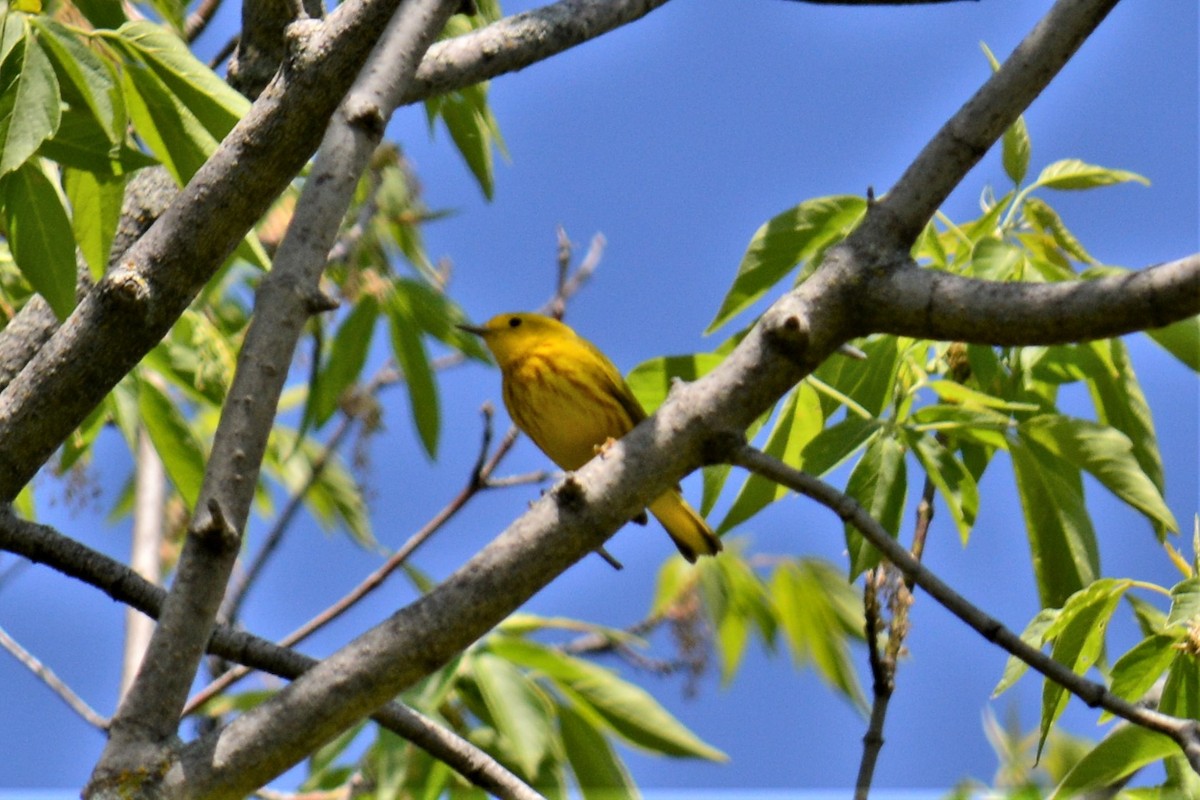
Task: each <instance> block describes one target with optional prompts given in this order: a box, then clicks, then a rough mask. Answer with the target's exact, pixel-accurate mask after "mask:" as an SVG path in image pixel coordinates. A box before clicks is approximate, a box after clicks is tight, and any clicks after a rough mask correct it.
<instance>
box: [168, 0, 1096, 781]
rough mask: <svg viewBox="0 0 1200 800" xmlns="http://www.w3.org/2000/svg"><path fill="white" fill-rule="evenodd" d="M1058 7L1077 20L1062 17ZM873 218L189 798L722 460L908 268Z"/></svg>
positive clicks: (358, 696)
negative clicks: (695, 376)
mask: <svg viewBox="0 0 1200 800" xmlns="http://www.w3.org/2000/svg"><path fill="white" fill-rule="evenodd" d="M1110 5H1111V0H1091V3H1090V4H1087V5H1084V6H1082V7H1081V5H1080V2H1079V0H1059V3H1058V4H1056V5H1055V7H1054V8H1053V9H1052V10H1051V12H1050V15H1049V18H1050V19H1052V20H1054V21H1055V23H1056V24H1057V25H1060V26H1062V27H1063V30H1061V31H1056V33H1055V35H1054V36H1048V37H1047V36H1041V35H1040V34H1039V35H1035V36H1032V37H1031V41H1032V43H1031V44H1028V45H1027V46H1026V45H1023V48H1024V49H1023V50H1022V52H1023V56H1022V58H1021V59H1017V60H1016V61H1015V62H1013V63H1012V64H1010V65H1009V66H1008V68H1007V74H1006V78H1005V80H1016V77H1014V74H1013V73H1014V71H1015V72H1016V73H1017V77H1019V78H1020V80H1021V82H1022V83H1023V85H1024V87H1025V91H1024V93H1025V94H1027V95H1028V96H1029V97H1033V96H1036V94H1037V93H1038V91H1040V90H1041V88H1043V87H1044V86H1045V85H1046V83H1047V82H1048V81H1049V80H1050V78H1051V77H1052V76H1053V74H1054V69H1053V68H1048V67H1047V65H1051V66H1052V65H1053V64H1054V63H1056V59H1055V58H1052V57H1046V56H1044V55H1043V54H1042V53H1041V52H1040V51H1041V50H1042V49H1053V48H1056V47H1060V46H1062V41H1063V37H1064V36H1065V37H1067V40H1071V39H1072V38H1079V37H1082V36H1083V35H1086V32H1087V31H1089V30H1091V28H1092V27H1094V24H1095V16H1094V14H1091V13H1084V11H1087V10H1088V9H1091V10H1093V11H1094V10H1095V9H1107V8H1108V7H1109V6H1110ZM1064 9H1069V10H1072V11H1073V12H1076V13H1074V14H1073V15H1072V14H1066V15H1064V14H1063V10H1064ZM1042 27H1044V26H1042ZM1041 29H1042V28H1039V29H1038V30H1039V31H1040V30H1041ZM1013 64H1015V66H1014V65H1013ZM1002 72H1005V70H1002ZM1010 111H1011V115H1012V117H1013V118H1015V116H1016V114H1018V113H1019V110H1013V109H1009V108H1007V107H1006V108H1004V109H1003V110H1002V111H1001V112H1000V116H1001V117H1005V116H1006V115H1008V114H1009V113H1010ZM1010 122H1011V119H1002V120H1001V124H999V125H997V124H996V121H995V119H993V118H990V117H983V116H981V117H980V118H978V119H974V118H968V119H966V120H964V121H963V126H965V127H963V126H959V129H958V133H959V135H960V136H963V137H966V139H967V140H968V141H975V140H977V139H978V137H979V132H978V130H976V129H975V127H972V126H976V127H980V128H981V129H983V130H987V131H992V130H994V132H995V135H996V136H999V134H1000V132H1001V131H1002V130H1004V128H1005V127H1006V126H1007V125H1008V124H1009V123H1010ZM970 163H971V162H968V161H966V160H962V159H956V158H953V157H947V162H946V163H945V164H944V165H943V167H944V169H945V171H946V172H949V173H953V181H955V182H957V181H958V180H960V179H961V178H962V177H963V175H964V174H965V172H966V170H967V169H968V168H969V166H970ZM931 213H932V212H931ZM873 216H874V217H875V218H876V220H877V221H875V222H872V221H871V220H870V219H869V220H868V225H866V226H864V227H866V228H867V231H866V232H865V233H861V234H858V235H857V238H855V236H852V237H851V239H852V240H854V241H853V242H851V243H849V244H848V246H847V247H844V248H842V249H841V250H839V251H837V252H836V253H832V254H831V255H830V257H829V258H828V259H827V261H826V263H825V265H823V267H822V268H821V269H820V270H818V271H817V272H816V273H815V274H814V275H813V276H812V277H811V278H810V279H809V280H808V281H806V282H805V283H804V284H802V285H801V286H800V287H798V289H796V290H795V291H793V292H792V293H790V294H789V295H787V296H786V297H785V298H784V300H782V301H781V302H779V303H777V304H776V305H775V306H773V307H772V308H771V309H769V310H768V311H767V313H766V314H765V315H764V316H763V318H762V320H761V321H760V323H759V324H758V325H757V326H755V328H754V329H753V330H752V331H751V332H750V333H749V334H748V335H747V336H746V337H745V338H744V339H743V340H742V341H741V343H740V344H739V345H738V346H737V348H735V349H734V350H733V352H731V353H730V354H729V356H728V357H727V358H726V360H725V362H724V363H723V364H722V365H721V366H720V367H718V368H717V369H715V370H714V371H713V372H711V373H709V374H708V375H707V376H706V377H704V378H703V379H701V380H699V381H697V382H695V383H693V384H688V385H680V386H677V387H676V388H675V389H674V390H673V392H672V394H671V395H670V396H669V397H668V399H667V401H666V402H665V403H664V404H663V406H662V407H661V408H660V409H659V411H658V412H657V413H656V414H655V415H654V416H653V417H651V418H650V419H648V420H646V421H644V422H643V423H642V424H640V425H639V426H638V427H637V428H635V429H634V430H633V431H632V432H630V433H629V434H628V435H627V436H625V437H624V438H623V439H622V440H620V441H619V442H617V443H616V444H615V445H613V446H612V447H611V448H609V449H608V450H607V451H606V452H605V454H604V457H602V458H596V459H593V460H592V461H591V462H589V463H588V464H587V465H585V466H584V467H582V468H581V469H579V470H578V471H576V472H575V474H574V475H571V476H568V477H567V478H566V479H565V480H564V481H563V482H562V483H560V484H559V485H558V486H557V487H556V488H555V489H553V490H551V491H550V492H549V493H547V494H546V495H545V496H544V497H543V498H541V499H540V500H539V501H537V502H535V503H533V504H532V506H531V508H530V510H529V511H528V512H527V513H526V514H524V515H522V516H521V517H520V518H519V519H518V520H516V521H515V522H514V523H513V524H512V525H510V526H509V527H508V529H507V530H506V531H505V532H504V533H502V534H501V535H500V536H499V537H498V538H497V539H496V540H495V541H493V542H492V543H491V544H490V545H488V546H487V547H486V548H484V549H483V550H482V551H481V552H479V553H478V554H477V555H476V556H474V557H473V558H472V559H471V560H469V561H468V562H467V563H466V564H464V565H463V566H462V567H461V568H460V569H459V570H457V571H456V572H455V573H454V574H453V575H451V576H449V577H448V578H447V579H446V580H445V581H444V582H443V583H442V584H441V585H440V586H438V587H437V588H436V589H435V590H433V591H432V592H430V593H429V594H428V595H426V596H425V597H423V598H421V599H420V600H419V601H417V602H416V603H413V604H412V605H410V606H408V607H406V608H403V609H401V610H400V611H398V612H396V613H395V614H393V615H392V616H391V617H390V618H388V619H387V620H385V621H383V622H382V623H380V624H379V625H377V626H376V627H375V628H372V629H371V630H369V631H367V632H365V633H364V634H362V635H361V636H360V637H358V639H356V640H355V641H354V642H351V643H350V644H348V645H347V646H346V647H344V648H342V649H341V650H339V651H338V652H336V653H334V654H333V655H331V656H330V657H329V658H327V659H326V660H324V661H323V662H321V663H320V664H319V665H317V666H315V667H314V668H313V669H312V670H310V671H309V672H308V673H306V674H305V676H304V677H303V678H301V679H300V680H298V681H296V682H295V683H293V684H291V685H289V686H288V687H286V688H285V689H284V690H283V691H281V692H280V693H279V694H277V695H275V696H274V697H272V698H271V699H270V700H268V701H266V702H265V703H263V704H262V705H260V706H258V707H256V708H254V709H252V710H251V711H249V712H247V713H245V714H244V715H242V716H241V717H239V718H238V719H236V720H234V721H233V722H231V723H230V724H229V725H228V726H227V727H225V728H224V729H222V730H220V731H217V732H214V733H213V734H210V735H208V736H205V737H203V738H201V739H199V740H197V741H196V742H194V743H193V744H190V745H188V746H186V747H185V748H184V750H183V752H182V753H181V765H182V768H183V769H185V770H188V771H193V770H195V771H196V774H200V775H203V774H204V773H205V771H206V770H207V765H210V764H211V763H212V762H213V760H214V758H217V755H218V754H219V757H220V760H221V763H222V765H223V766H225V767H226V768H227V770H228V771H227V773H226V775H225V776H220V777H214V778H213V779H212V780H211V781H210V780H208V779H207V778H205V779H202V780H201V781H200V783H199V784H198V787H199V790H200V791H215V792H219V793H230V794H234V793H237V792H239V791H242V790H244V789H246V788H247V787H251V786H256V785H259V784H260V783H262V782H263V781H265V780H269V779H270V778H271V777H273V776H274V775H275V774H278V771H279V770H281V769H283V767H284V765H285V764H288V763H294V762H295V761H296V760H298V759H299V758H301V757H302V756H303V755H304V754H305V753H307V752H310V751H311V750H312V749H313V748H314V747H316V746H319V745H320V744H321V743H323V742H325V741H328V740H329V739H331V738H332V737H334V736H335V735H337V734H338V733H339V732H340V731H342V730H345V729H346V728H347V727H348V726H349V725H351V724H353V722H354V721H355V720H357V719H360V718H361V717H362V716H363V715H365V714H366V713H369V712H370V710H371V709H373V708H375V707H377V706H378V705H379V704H381V703H382V702H384V701H385V700H387V699H389V698H391V697H393V696H394V695H395V694H396V693H397V692H399V691H401V690H402V689H404V688H405V687H407V686H410V685H412V684H413V683H414V682H415V681H417V680H419V679H420V678H421V677H423V676H424V675H426V674H428V673H429V672H431V671H432V670H434V669H436V668H437V667H438V666H440V665H441V664H444V663H445V662H446V661H448V660H449V659H450V658H452V657H453V656H454V655H455V654H456V653H458V652H460V651H461V650H462V649H463V648H464V647H466V646H468V645H469V644H470V643H471V642H473V641H474V640H475V639H477V638H478V637H479V636H481V635H483V634H484V633H485V632H486V631H487V630H489V629H490V628H491V627H493V626H494V625H495V624H497V623H498V622H499V621H501V620H502V619H503V618H504V617H505V616H506V615H508V614H509V613H511V612H512V610H513V609H514V608H516V607H517V606H519V605H520V604H521V603H523V602H524V601H525V600H526V599H528V598H529V597H530V596H531V595H532V594H533V593H534V592H536V591H537V590H539V589H540V588H542V587H543V586H545V585H546V584H547V583H548V582H549V581H551V580H552V579H553V578H554V577H556V576H557V575H559V574H560V573H561V572H562V571H564V570H565V569H566V568H567V567H568V566H569V565H571V564H573V563H574V562H575V561H577V560H579V559H580V558H582V557H583V556H584V555H585V554H586V553H588V552H590V551H591V550H594V549H595V548H596V547H597V546H598V545H601V544H603V543H604V541H605V540H606V539H607V538H608V537H609V536H610V535H611V534H612V533H613V532H614V531H615V530H616V529H617V528H618V527H620V526H621V525H623V524H624V523H625V522H626V521H627V520H629V519H631V518H632V517H633V516H634V515H636V514H637V512H638V511H639V510H640V509H641V508H643V507H644V506H645V504H646V502H647V501H648V500H649V499H650V498H653V497H655V496H657V495H658V494H661V493H662V492H663V491H664V490H665V489H666V488H667V487H668V486H671V485H673V484H674V483H676V482H677V481H678V480H679V479H680V477H682V476H683V475H684V474H686V473H687V472H689V471H690V470H693V469H695V468H696V467H697V466H699V465H701V464H703V463H706V462H710V461H714V460H720V459H721V458H722V457H724V456H726V455H727V454H728V453H729V452H730V451H731V450H732V449H734V448H736V446H737V445H738V443H740V439H741V434H740V432H741V431H743V430H744V429H745V428H746V427H747V426H748V425H749V424H750V423H751V422H753V421H754V420H755V419H756V418H757V417H758V416H759V415H760V414H762V413H764V412H765V411H766V410H767V409H768V408H770V407H771V406H772V405H773V404H774V403H775V402H777V401H778V399H779V398H780V397H781V396H782V395H783V394H784V393H785V392H786V391H787V390H788V389H790V388H791V387H792V386H793V385H794V384H795V383H796V382H797V381H798V380H800V379H801V378H802V377H803V376H804V375H805V374H807V373H808V372H810V371H811V370H812V369H813V368H814V367H815V366H816V364H818V363H819V362H820V361H821V360H823V359H824V358H825V357H827V356H828V355H829V354H830V353H832V352H833V351H834V350H835V349H836V348H837V346H838V345H839V344H841V342H843V341H845V339H847V338H849V336H850V335H851V334H852V333H854V332H856V331H857V330H859V329H860V325H861V320H860V318H859V312H860V309H862V308H863V307H864V293H866V292H872V291H874V287H873V285H872V280H873V279H875V278H877V276H878V273H880V272H882V271H884V270H883V269H882V268H883V267H886V266H890V265H893V264H895V263H903V260H904V259H905V258H906V257H907V253H908V251H909V248H910V246H911V244H912V241H911V238H910V239H908V240H905V239H904V236H906V235H909V234H910V233H911V235H914V236H915V235H916V233H918V232H919V231H920V229H921V228H920V226H917V228H916V230H915V231H909V230H907V229H905V228H904V227H903V226H901V227H896V226H895V225H891V226H889V225H888V224H886V223H887V221H888V218H887V214H886V213H882V214H881V213H879V212H876V213H875V214H874V215H873ZM893 221H894V220H893ZM860 230H863V229H862V228H860ZM266 738H271V739H273V740H274V743H275V744H276V745H277V747H278V753H277V755H278V760H277V761H275V762H273V763H268V762H265V761H262V760H259V759H258V758H256V754H255V751H254V749H253V745H254V743H255V742H257V741H260V740H263V739H266Z"/></svg>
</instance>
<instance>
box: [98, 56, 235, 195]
mask: <svg viewBox="0 0 1200 800" xmlns="http://www.w3.org/2000/svg"><path fill="white" fill-rule="evenodd" d="M118 49H120V48H118ZM121 86H122V89H123V90H124V93H125V101H126V104H127V106H128V109H129V119H130V121H132V122H133V127H134V129H135V130H136V131H137V134H138V136H140V137H141V139H142V141H143V142H145V144H146V146H147V147H148V148H149V149H150V152H151V153H153V154H154V156H155V157H156V158H157V159H158V160H159V161H161V162H162V165H163V166H164V167H166V169H167V171H168V172H170V173H171V176H172V177H173V178H174V179H175V181H176V183H178V184H179V185H181V186H182V185H184V184H186V183H187V182H188V181H189V180H190V179H191V177H192V175H194V174H196V170H198V169H200V166H201V165H202V164H204V162H205V161H206V160H207V159H208V156H209V155H210V154H211V153H212V152H213V151H214V150H216V149H217V139H216V138H215V137H214V136H212V134H210V133H209V132H208V131H206V130H205V129H204V126H203V125H202V124H201V123H200V121H199V120H198V119H196V115H195V114H193V113H192V112H191V111H190V110H188V108H187V107H186V106H185V105H184V104H183V103H182V102H180V100H179V98H177V97H176V96H175V95H174V94H172V93H171V91H170V90H169V89H168V88H167V86H166V84H164V83H163V82H162V80H160V79H159V78H158V76H156V75H155V74H154V72H153V71H152V70H150V69H149V68H148V67H147V66H146V65H145V64H143V63H141V62H140V61H139V60H137V58H136V57H135V56H132V55H131V56H129V60H128V61H127V63H126V64H125V68H124V69H123V70H122V71H121Z"/></svg>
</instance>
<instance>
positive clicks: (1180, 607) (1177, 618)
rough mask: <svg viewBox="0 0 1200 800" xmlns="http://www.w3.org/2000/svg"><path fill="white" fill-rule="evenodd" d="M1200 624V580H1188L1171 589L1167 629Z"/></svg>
mask: <svg viewBox="0 0 1200 800" xmlns="http://www.w3.org/2000/svg"><path fill="white" fill-rule="evenodd" d="M1194 624H1200V578H1188V579H1187V580H1185V581H1180V582H1179V583H1177V584H1175V586H1173V587H1171V611H1170V613H1169V614H1168V615H1167V627H1170V626H1172V625H1181V626H1188V625H1194Z"/></svg>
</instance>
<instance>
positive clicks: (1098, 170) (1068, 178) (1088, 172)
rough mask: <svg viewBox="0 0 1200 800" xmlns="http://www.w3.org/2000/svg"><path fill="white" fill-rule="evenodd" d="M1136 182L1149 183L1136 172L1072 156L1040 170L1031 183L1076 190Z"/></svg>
mask: <svg viewBox="0 0 1200 800" xmlns="http://www.w3.org/2000/svg"><path fill="white" fill-rule="evenodd" d="M1130 181H1136V182H1137V183H1141V184H1144V185H1146V186H1149V185H1150V181H1148V180H1146V179H1145V178H1144V177H1142V176H1141V175H1138V174H1137V173H1136V172H1126V171H1125V170H1122V169H1108V168H1106V167H1099V166H1096V165H1095V164H1087V163H1084V162H1083V161H1080V160H1078V159H1074V158H1068V159H1064V160H1062V161H1055V162H1054V163H1053V164H1050V165H1049V166H1048V167H1046V168H1045V169H1043V170H1042V173H1041V174H1040V175H1038V177H1037V180H1036V181H1034V183H1033V185H1034V186H1035V187H1036V186H1041V187H1044V188H1047V189H1059V190H1077V189H1094V188H1096V187H1098V186H1112V185H1113V184H1116V183H1128V182H1130Z"/></svg>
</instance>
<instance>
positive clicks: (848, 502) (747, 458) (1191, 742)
mask: <svg viewBox="0 0 1200 800" xmlns="http://www.w3.org/2000/svg"><path fill="white" fill-rule="evenodd" d="M733 463H734V464H737V465H738V466H741V467H745V468H746V469H748V470H750V471H751V472H754V473H756V474H758V475H761V476H763V477H764V478H767V479H768V480H771V481H774V482H775V483H778V484H779V485H780V486H786V487H787V488H789V489H792V490H793V491H796V492H799V493H800V494H803V495H804V496H806V497H810V498H812V499H813V500H816V501H817V502H818V503H820V504H821V505H823V506H825V507H827V508H829V509H830V510H832V511H833V512H834V513H836V514H837V515H838V516H839V517H841V519H842V521H844V522H848V523H850V524H851V525H853V526H854V527H855V528H856V529H857V530H858V531H859V532H860V533H861V534H862V535H863V538H865V539H866V540H867V541H869V542H870V543H871V544H872V545H873V546H874V547H875V548H876V549H877V550H879V552H881V553H883V555H884V556H885V557H886V558H887V559H888V560H889V561H891V562H892V563H893V564H895V565H896V567H897V568H898V569H899V570H900V571H901V572H903V573H904V577H905V578H907V579H908V580H909V581H911V582H912V583H914V584H916V585H917V586H920V587H921V588H922V589H924V590H925V591H926V592H928V593H929V595H930V597H932V598H933V599H934V600H936V601H938V603H940V604H941V605H942V606H943V607H944V608H945V609H946V610H947V611H949V612H950V613H952V614H954V616H956V617H958V618H959V619H961V620H962V621H963V622H965V623H966V624H967V625H969V626H970V627H971V628H973V629H974V630H975V631H977V632H978V633H979V634H980V635H981V636H983V637H984V638H985V639H987V640H988V641H989V642H994V643H995V644H997V645H999V646H1000V647H1002V648H1003V649H1004V650H1006V651H1007V652H1008V653H1010V654H1011V655H1013V656H1016V657H1017V658H1019V659H1020V660H1021V661H1023V662H1025V663H1026V664H1028V665H1029V666H1031V667H1033V668H1034V669H1035V670H1037V671H1038V672H1040V673H1042V675H1045V676H1046V677H1047V678H1049V679H1050V680H1052V681H1054V682H1055V683H1057V684H1058V685H1059V686H1062V687H1063V688H1064V689H1066V690H1067V691H1069V692H1070V693H1071V694H1073V695H1075V696H1076V697H1078V698H1079V699H1081V700H1083V701H1084V702H1085V703H1087V704H1088V705H1089V706H1091V707H1093V708H1095V707H1097V706H1099V707H1100V708H1103V709H1104V710H1106V711H1109V712H1112V713H1113V714H1116V715H1117V716H1119V717H1122V718H1123V719H1126V720H1128V721H1130V722H1132V723H1134V724H1136V725H1140V726H1142V727H1143V728H1146V729H1148V730H1152V731H1156V732H1158V733H1164V734H1166V735H1167V736H1170V737H1171V738H1172V739H1174V740H1175V742H1176V743H1177V744H1178V745H1179V746H1180V748H1181V749H1182V750H1183V752H1184V754H1185V755H1186V756H1187V758H1188V761H1189V762H1190V763H1191V765H1192V769H1194V770H1196V772H1197V773H1200V723H1198V722H1197V721H1196V720H1191V719H1180V718H1178V717H1172V716H1170V715H1168V714H1163V713H1161V712H1159V711H1155V710H1153V709H1150V708H1146V707H1144V706H1142V705H1139V704H1137V703H1130V702H1129V701H1127V700H1124V699H1122V698H1120V697H1117V696H1116V695H1114V694H1112V693H1111V692H1109V691H1108V689H1107V688H1106V687H1105V686H1104V685H1103V684H1099V683H1094V682H1092V681H1089V680H1087V679H1086V678H1084V677H1083V676H1082V675H1077V674H1076V673H1075V672H1074V671H1073V670H1072V669H1070V668H1069V667H1066V666H1064V665H1063V664H1060V663H1059V662H1057V661H1055V660H1054V659H1053V658H1051V657H1050V656H1048V655H1046V654H1045V653H1043V652H1042V651H1041V650H1038V649H1037V648H1035V647H1032V646H1031V645H1029V644H1026V643H1025V642H1024V641H1023V640H1022V639H1021V637H1020V636H1018V635H1017V634H1015V633H1013V632H1012V631H1011V630H1009V629H1008V628H1006V627H1005V626H1004V625H1002V624H1001V623H1000V622H999V621H998V620H996V619H995V618H994V617H992V616H990V615H988V614H986V613H984V612H983V611H982V610H980V609H979V608H978V607H976V606H974V605H972V604H971V603H970V602H969V601H968V600H967V599H966V598H964V597H963V596H962V595H960V594H959V593H958V592H956V591H954V589H952V588H951V587H950V585H949V584H947V583H945V582H944V581H942V579H941V578H939V577H938V576H937V575H935V574H934V573H933V572H932V571H931V570H930V569H929V568H928V567H926V566H925V565H924V564H922V563H921V562H920V561H918V560H917V559H916V558H914V557H913V555H912V553H910V552H908V551H907V550H905V549H904V546H903V545H901V544H900V543H899V542H897V541H896V540H895V539H893V538H892V536H891V534H889V533H888V532H887V531H886V530H885V529H884V528H883V526H882V525H880V524H879V523H878V522H876V521H875V519H874V518H872V517H871V515H870V514H868V513H867V512H866V511H865V510H864V509H863V508H862V506H860V505H859V504H858V503H857V502H855V501H854V499H853V498H851V497H849V496H847V495H844V494H842V493H841V492H839V491H838V490H837V489H835V488H833V487H832V486H830V485H829V484H827V483H825V482H823V481H820V480H818V479H816V478H814V477H812V476H811V475H806V474H804V473H803V472H800V471H799V470H796V469H793V468H792V467H789V466H788V465H787V464H784V463H783V462H782V461H779V460H778V459H775V458H772V457H771V456H768V455H766V454H765V453H762V452H759V451H758V450H755V449H754V448H752V447H740V448H738V449H737V450H735V451H734V454H733Z"/></svg>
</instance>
